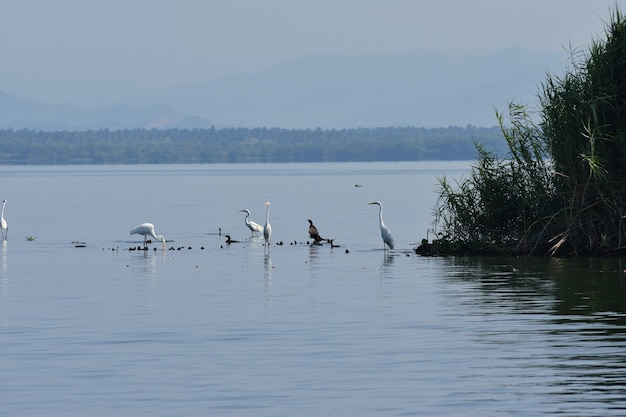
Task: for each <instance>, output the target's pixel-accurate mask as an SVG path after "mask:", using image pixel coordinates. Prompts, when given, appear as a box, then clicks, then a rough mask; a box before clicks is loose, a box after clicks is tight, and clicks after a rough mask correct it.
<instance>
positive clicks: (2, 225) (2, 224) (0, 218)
mask: <svg viewBox="0 0 626 417" xmlns="http://www.w3.org/2000/svg"><path fill="white" fill-rule="evenodd" d="M6 205H7V201H6V200H2V214H1V215H0V232H1V233H2V240H6V239H7V236H8V235H9V226H7V221H6V220H4V206H6Z"/></svg>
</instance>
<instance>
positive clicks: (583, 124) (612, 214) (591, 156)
mask: <svg viewBox="0 0 626 417" xmlns="http://www.w3.org/2000/svg"><path fill="white" fill-rule="evenodd" d="M605 35H606V37H605V39H598V40H594V41H592V43H591V44H590V47H589V50H588V51H584V50H578V51H573V52H572V54H571V62H570V67H569V68H568V69H567V70H566V71H565V74H564V75H555V74H547V78H546V80H545V81H544V82H543V84H542V85H541V88H540V90H539V93H538V98H539V110H538V111H536V112H530V111H529V110H528V107H527V106H523V105H519V104H515V103H511V104H510V105H509V118H508V120H509V123H508V124H506V123H505V121H504V117H503V115H502V114H499V113H497V115H496V116H497V119H498V121H499V123H500V128H501V130H502V132H503V135H504V138H505V139H506V141H507V145H508V150H509V151H508V153H507V154H506V155H505V156H503V157H498V156H496V154H494V153H493V152H490V151H488V150H487V149H485V148H484V147H483V146H482V145H480V144H475V147H476V149H477V152H478V158H477V161H476V162H475V164H474V165H473V166H472V168H471V172H470V175H469V177H467V178H462V179H460V180H458V181H456V184H455V185H453V184H451V183H450V181H449V180H448V179H447V178H446V177H443V178H440V180H439V190H438V191H439V198H438V201H437V204H436V207H435V211H434V215H435V225H436V226H435V228H436V230H435V231H436V233H437V235H438V239H437V240H435V241H433V244H434V245H435V246H437V245H439V246H440V247H441V248H445V249H447V250H450V251H455V252H471V253H523V254H533V253H541V254H550V255H554V254H573V255H583V254H611V253H615V252H619V251H622V250H624V249H626V220H625V218H626V21H625V19H624V17H623V15H622V13H621V12H619V11H618V10H616V11H615V12H614V13H613V14H612V19H611V22H610V23H609V24H608V25H607V27H606V31H605ZM536 118H538V121H537V122H535V119H536Z"/></svg>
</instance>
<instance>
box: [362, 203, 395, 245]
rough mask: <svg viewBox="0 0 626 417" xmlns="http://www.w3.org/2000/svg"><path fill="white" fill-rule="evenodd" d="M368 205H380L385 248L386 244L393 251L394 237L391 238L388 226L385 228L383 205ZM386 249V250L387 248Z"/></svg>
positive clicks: (381, 232)
mask: <svg viewBox="0 0 626 417" xmlns="http://www.w3.org/2000/svg"><path fill="white" fill-rule="evenodd" d="M368 204H376V205H378V208H379V211H378V220H379V222H380V235H381V236H382V238H383V242H384V243H383V246H384V245H385V244H386V245H387V246H389V249H393V237H392V236H391V230H389V228H388V227H387V226H385V222H383V205H382V203H381V202H380V201H372V202H371V203H368ZM385 249H386V248H385Z"/></svg>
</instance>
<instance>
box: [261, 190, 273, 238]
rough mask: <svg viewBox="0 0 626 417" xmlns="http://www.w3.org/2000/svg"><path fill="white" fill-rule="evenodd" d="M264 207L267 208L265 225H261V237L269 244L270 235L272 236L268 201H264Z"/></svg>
mask: <svg viewBox="0 0 626 417" xmlns="http://www.w3.org/2000/svg"><path fill="white" fill-rule="evenodd" d="M264 204H265V207H267V210H266V211H265V226H263V238H265V243H267V245H268V246H269V244H270V237H271V236H272V225H271V224H270V202H269V201H266V202H265V203H264Z"/></svg>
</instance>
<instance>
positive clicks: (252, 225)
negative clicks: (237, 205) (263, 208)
mask: <svg viewBox="0 0 626 417" xmlns="http://www.w3.org/2000/svg"><path fill="white" fill-rule="evenodd" d="M239 211H240V212H242V213H246V218H245V219H244V222H245V223H246V226H248V229H250V231H251V232H252V235H253V236H254V234H255V233H261V232H262V231H263V226H261V225H260V224H258V223H255V222H253V221H252V220H249V219H248V218H249V217H250V210H248V209H243V210H239Z"/></svg>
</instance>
